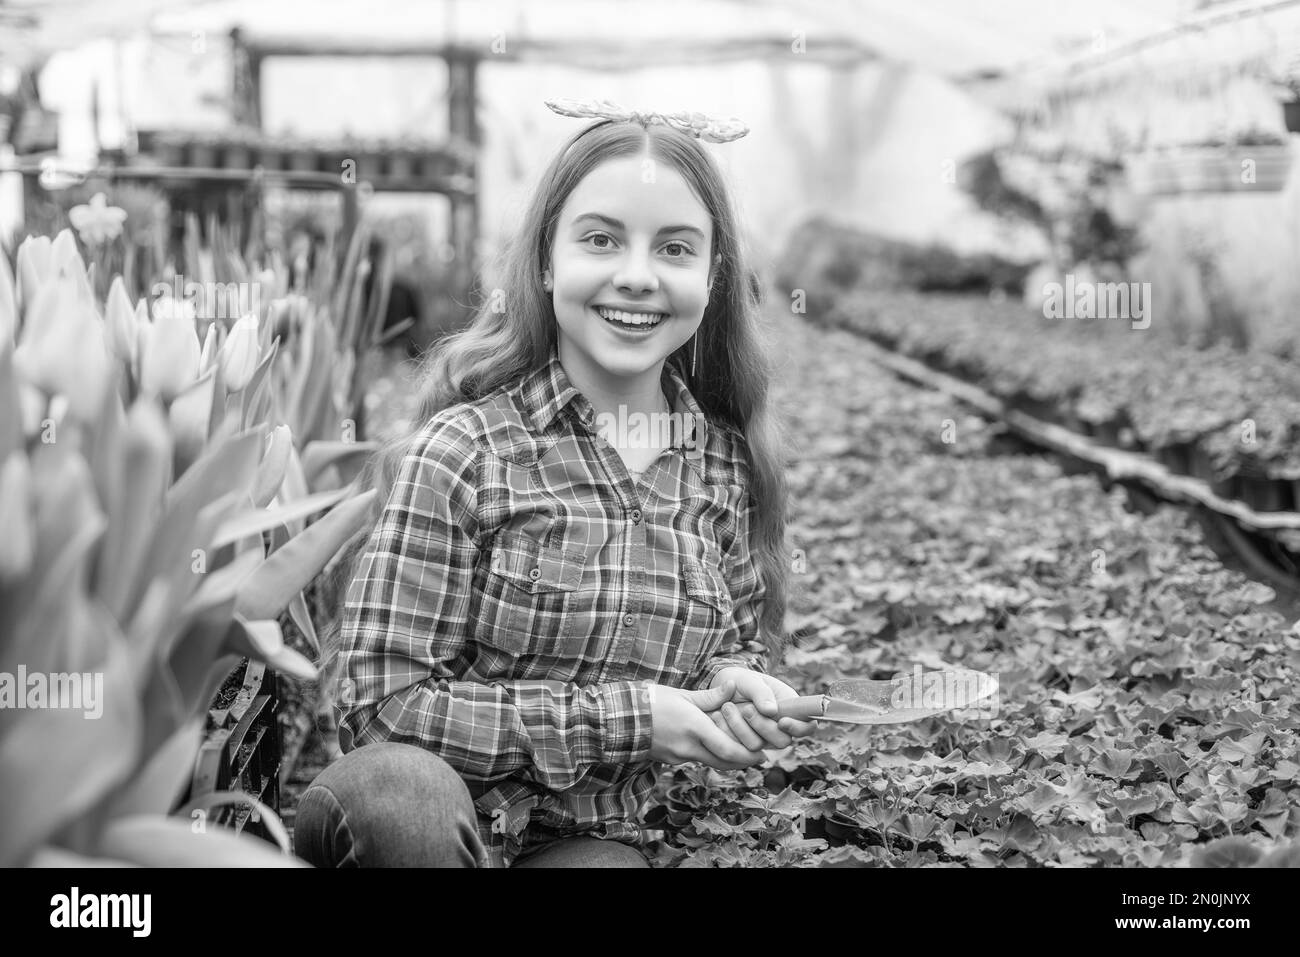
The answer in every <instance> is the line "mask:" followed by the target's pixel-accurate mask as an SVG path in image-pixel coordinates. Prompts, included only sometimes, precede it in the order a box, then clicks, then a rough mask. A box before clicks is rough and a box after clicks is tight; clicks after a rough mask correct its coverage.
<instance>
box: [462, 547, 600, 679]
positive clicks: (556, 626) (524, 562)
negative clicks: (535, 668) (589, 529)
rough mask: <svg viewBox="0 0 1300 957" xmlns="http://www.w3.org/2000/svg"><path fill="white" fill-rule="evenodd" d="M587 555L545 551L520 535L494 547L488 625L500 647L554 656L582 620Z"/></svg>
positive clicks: (489, 635)
mask: <svg viewBox="0 0 1300 957" xmlns="http://www.w3.org/2000/svg"><path fill="white" fill-rule="evenodd" d="M586 558H587V556H586V552H585V551H584V550H583V549H581V548H569V549H565V548H562V547H561V546H559V545H547V546H544V545H542V544H541V543H540V542H538V541H537V540H536V539H533V538H530V537H528V536H526V535H520V534H518V533H515V534H512V535H508V536H503V537H502V538H500V539H498V540H497V542H496V544H495V545H494V546H493V548H492V559H491V565H490V567H489V576H488V581H489V593H488V596H487V597H488V599H489V600H488V601H487V602H485V604H484V615H483V619H484V620H483V621H482V624H484V625H486V626H487V627H486V635H485V636H484V637H486V638H487V639H488V640H489V641H490V642H491V643H492V644H493V645H494V646H496V647H497V648H500V649H501V650H503V651H508V652H510V653H512V654H516V655H519V654H525V653H527V654H534V653H542V654H546V653H554V652H555V651H556V650H557V649H559V647H560V646H561V645H562V644H563V642H564V640H565V639H566V638H568V637H569V636H570V635H571V634H572V632H573V627H574V621H575V619H576V617H577V614H576V612H577V610H578V605H577V604H576V603H577V602H578V601H581V600H582V599H579V598H577V597H575V595H576V593H577V592H578V590H579V586H580V585H581V583H582V571H583V568H584V566H585V564H586Z"/></svg>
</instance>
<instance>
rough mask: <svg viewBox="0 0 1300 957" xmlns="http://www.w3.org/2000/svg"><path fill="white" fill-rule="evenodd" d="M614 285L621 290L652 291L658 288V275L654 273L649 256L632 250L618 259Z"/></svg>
mask: <svg viewBox="0 0 1300 957" xmlns="http://www.w3.org/2000/svg"><path fill="white" fill-rule="evenodd" d="M614 285H615V286H616V287H618V288H619V289H621V290H628V291H635V292H654V291H655V290H656V289H658V288H659V277H658V276H656V275H655V271H654V268H653V266H652V265H651V263H650V260H649V258H648V257H647V256H645V255H644V254H642V253H640V252H636V251H634V250H632V251H629V252H628V254H627V255H626V256H624V257H622V259H620V260H619V264H618V271H617V272H616V273H615V274H614Z"/></svg>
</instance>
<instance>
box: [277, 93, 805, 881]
mask: <svg viewBox="0 0 1300 957" xmlns="http://www.w3.org/2000/svg"><path fill="white" fill-rule="evenodd" d="M564 102H565V103H566V104H568V105H569V106H570V108H572V104H573V101H564ZM548 105H550V104H548ZM552 108H553V109H555V107H554V106H552ZM556 112H569V113H570V115H575V113H576V115H586V116H600V117H604V119H602V120H601V121H600V122H597V123H595V124H593V125H591V126H588V127H587V128H586V129H584V130H583V131H582V132H581V133H579V134H577V135H576V136H574V137H573V138H572V139H571V140H570V141H569V143H568V144H567V145H566V147H565V149H563V150H562V151H561V152H560V154H559V155H558V156H557V157H556V158H555V159H554V160H553V161H552V162H551V163H550V165H549V167H548V168H547V170H546V171H545V173H544V174H543V177H542V180H541V183H540V186H539V189H538V191H537V194H536V195H535V197H534V198H533V199H532V201H531V203H530V204H529V206H528V209H527V212H526V213H525V216H524V220H523V223H522V226H521V228H520V231H519V234H518V237H517V239H516V241H515V242H514V244H513V245H512V246H511V247H510V248H509V249H508V251H507V258H506V260H505V272H504V279H505V285H504V287H503V288H501V289H497V290H494V291H492V293H491V294H490V295H489V296H488V297H487V299H486V300H485V302H484V303H483V305H482V307H481V308H480V309H479V311H478V314H477V315H476V316H475V318H474V320H473V322H472V323H471V324H470V325H469V326H468V327H467V328H466V329H465V330H464V331H463V332H461V333H459V334H457V335H455V336H452V337H450V338H449V339H447V340H445V341H444V342H443V343H442V344H441V345H440V347H439V348H437V349H435V350H434V352H433V354H432V355H431V356H430V357H429V358H428V359H427V360H426V365H425V369H424V370H423V372H422V374H423V375H424V376H425V378H426V381H427V383H428V384H427V388H426V393H425V395H424V401H423V407H422V411H421V416H420V423H419V427H418V430H417V431H416V433H415V434H414V435H413V436H411V437H409V438H408V439H405V440H403V442H401V443H400V444H399V445H397V446H395V448H394V449H393V450H391V451H390V452H389V453H387V456H386V458H385V459H383V460H381V465H380V474H379V476H378V481H377V484H378V485H379V487H380V489H381V496H384V497H381V501H386V502H387V505H386V507H385V508H384V509H383V512H382V515H381V517H380V519H379V522H378V524H377V526H376V527H375V529H374V531H373V533H372V534H371V535H370V538H369V542H368V543H367V544H366V547H365V549H364V551H363V552H362V553H361V555H360V559H359V562H358V564H357V568H356V573H355V577H354V578H353V580H352V583H351V587H350V589H349V591H348V593H347V602H346V606H345V609H344V613H343V615H342V619H341V626H340V634H339V638H340V641H341V649H340V651H339V668H340V673H341V675H342V681H341V683H340V690H339V702H340V704H341V706H342V709H343V710H342V717H341V722H340V729H339V740H340V746H341V748H342V750H343V752H344V754H343V756H342V757H341V758H340V759H339V760H337V761H335V762H334V763H333V764H332V765H331V766H330V767H328V768H327V769H326V770H325V771H323V772H322V773H321V775H320V776H319V777H318V778H317V779H316V781H314V782H313V783H312V785H311V786H310V787H309V788H308V789H307V791H305V792H304V793H303V795H302V798H301V800H300V803H299V809H298V815H297V821H296V832H297V833H296V841H297V850H298V853H299V854H300V855H301V856H303V857H305V858H306V859H308V860H309V861H311V862H313V863H315V864H317V865H323V866H338V865H361V866H393V865H425V866H428V865H435V866H436V865H459V866H498V867H499V866H507V867H509V866H555V865H569V866H572V865H593V864H594V865H598V866H645V864H646V862H645V858H644V857H643V856H642V855H641V853H640V851H639V850H637V846H638V845H639V843H640V838H641V833H640V829H639V828H638V827H637V826H636V824H635V818H636V816H637V814H638V812H639V811H640V809H641V806H642V804H643V803H644V801H645V799H646V798H647V796H648V795H649V793H650V791H651V790H652V788H653V786H654V782H655V779H656V777H657V775H658V772H659V771H660V770H661V764H660V762H666V763H670V764H677V763H681V762H685V761H700V762H703V763H705V764H708V765H710V766H713V767H716V768H724V769H728V768H729V769H739V768H745V767H749V766H752V765H754V764H756V763H759V762H761V761H762V760H763V759H764V755H763V752H762V749H763V748H782V747H786V746H788V745H789V743H790V741H791V736H792V735H800V734H808V733H810V732H811V730H812V727H813V726H812V724H811V723H809V722H805V721H797V720H793V719H790V718H779V720H778V716H777V713H776V701H777V700H778V699H781V698H786V697H793V696H794V695H795V692H794V690H793V689H791V688H790V687H789V686H788V685H786V684H784V683H782V682H781V681H778V680H777V679H775V678H773V677H771V676H770V675H768V674H767V673H766V672H767V670H768V667H769V665H770V664H771V663H774V662H776V661H779V658H780V655H781V652H782V646H783V639H784V636H783V629H782V620H783V617H784V610H785V588H786V562H785V548H784V542H785V501H784V500H785V482H784V478H783V475H782V465H783V463H782V461H781V458H780V455H779V445H778V442H779V436H778V434H777V429H776V425H775V423H774V421H773V417H772V415H771V413H770V411H769V409H768V403H767V389H768V384H769V378H770V373H769V368H768V363H767V361H766V359H765V356H764V354H763V352H762V349H761V347H760V343H759V333H758V303H757V298H756V296H757V294H756V292H755V290H754V287H753V285H752V284H751V283H750V281H749V276H750V273H749V270H748V269H747V267H746V266H745V264H744V261H743V255H742V248H741V238H740V236H739V234H738V230H737V225H736V219H735V216H734V214H733V211H732V208H731V203H730V200H729V199H728V197H727V193H726V190H725V187H724V184H723V181H722V177H721V175H720V173H719V171H718V168H717V166H716V165H715V163H714V161H713V159H712V158H711V157H710V156H709V155H708V153H707V152H706V151H705V149H704V148H703V147H702V146H701V145H700V143H699V140H698V137H697V136H693V135H691V133H692V132H695V133H699V132H700V126H699V121H700V120H701V118H700V117H699V115H698V114H693V115H692V117H693V119H695V120H696V124H697V125H696V127H695V129H694V130H692V129H691V128H690V127H687V128H686V129H685V130H683V129H680V128H678V127H677V126H675V125H672V122H673V118H668V119H665V118H663V117H660V116H659V115H658V114H650V115H648V116H644V115H641V114H632V115H631V116H630V117H628V116H626V115H625V114H622V113H620V112H618V111H616V110H610V109H609V108H608V105H607V104H596V105H587V106H585V107H584V108H583V110H581V111H572V110H571V109H565V110H561V109H557V110H556ZM709 130H713V131H714V133H715V135H713V136H708V138H709V139H712V140H714V141H717V142H722V141H725V139H727V138H735V136H737V135H743V127H742V128H741V132H740V133H735V132H734V127H728V126H724V125H716V124H715V125H713V126H710V127H706V128H705V129H704V132H705V134H706V136H707V134H708V131H709ZM728 130H731V133H730V134H728V133H727V131H728ZM638 422H639V423H642V424H644V423H646V422H649V423H651V427H650V428H648V429H647V428H644V427H641V428H637V427H635V426H634V427H633V428H632V429H630V430H629V429H627V428H625V427H624V426H625V425H626V424H627V423H638ZM655 423H669V424H671V426H672V427H671V428H655V427H654V424H655ZM516 862H518V863H517V864H516Z"/></svg>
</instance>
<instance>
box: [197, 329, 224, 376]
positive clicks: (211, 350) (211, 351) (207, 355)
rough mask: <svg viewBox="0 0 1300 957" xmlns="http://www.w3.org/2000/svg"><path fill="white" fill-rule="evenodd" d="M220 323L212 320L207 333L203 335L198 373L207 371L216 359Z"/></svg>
mask: <svg viewBox="0 0 1300 957" xmlns="http://www.w3.org/2000/svg"><path fill="white" fill-rule="evenodd" d="M220 326H221V324H220V323H217V322H214V323H212V324H211V325H210V326H208V334H207V335H206V336H204V337H203V351H202V352H201V353H199V375H203V373H205V372H207V371H208V370H209V369H211V368H212V366H213V365H214V364H215V363H216V361H217V352H218V349H219V339H218V335H217V333H218V330H219V329H220Z"/></svg>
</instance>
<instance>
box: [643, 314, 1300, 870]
mask: <svg viewBox="0 0 1300 957" xmlns="http://www.w3.org/2000/svg"><path fill="white" fill-rule="evenodd" d="M913 304H914V307H915V308H916V309H917V310H918V311H917V312H916V313H914V315H915V316H916V317H917V318H918V319H919V318H920V317H922V316H927V315H931V314H934V312H941V311H942V309H941V308H940V307H935V309H934V310H933V311H931V310H929V308H928V306H927V304H926V302H925V300H914V301H913ZM778 345H779V349H780V354H781V355H782V356H783V360H784V376H783V378H784V380H785V382H786V386H785V391H784V392H783V393H782V394H781V395H780V396H779V398H780V399H781V400H782V401H783V402H784V403H785V405H786V408H787V411H788V413H789V414H791V415H792V416H794V422H795V424H796V426H797V429H796V435H795V438H796V439H797V441H798V447H797V448H796V449H795V450H793V453H792V458H791V462H790V465H789V468H788V474H789V479H790V484H791V488H790V503H791V508H792V510H793V511H792V534H791V539H792V544H793V545H794V546H796V547H799V548H802V549H803V550H804V551H805V552H806V567H807V571H806V573H805V574H797V575H793V576H792V583H793V585H794V592H793V594H792V598H791V611H790V621H789V624H790V627H791V629H792V634H793V636H794V642H793V646H792V647H791V648H790V650H789V651H788V652H787V654H786V657H785V660H784V662H783V663H782V665H781V666H780V667H779V668H777V669H776V671H777V673H778V674H780V675H781V676H782V677H783V678H784V680H786V681H788V682H789V683H790V684H791V685H792V686H793V687H795V689H796V690H798V691H799V692H800V693H802V694H810V693H815V692H819V691H822V690H824V688H825V684H826V683H827V682H828V681H830V680H833V679H835V678H839V677H870V678H884V677H890V676H893V675H895V674H899V673H910V671H911V669H912V667H913V666H914V665H917V664H919V665H921V666H922V667H924V668H925V669H926V670H929V669H932V668H939V667H944V666H963V667H969V668H975V669H978V670H981V671H984V672H990V673H996V674H997V675H998V676H999V678H1000V683H1001V688H1000V692H999V701H998V707H997V710H996V713H995V715H994V716H993V717H985V718H983V719H982V720H975V721H971V720H965V721H962V720H955V719H954V718H952V717H950V716H945V717H937V718H930V719H926V720H924V721H921V722H916V723H911V724H902V725H892V726H890V725H886V726H876V727H855V726H852V725H842V724H829V723H827V724H822V725H820V726H819V727H818V730H817V733H816V734H815V735H814V736H813V737H810V738H805V739H800V740H797V741H796V742H795V743H794V744H793V745H792V746H791V747H790V748H788V749H786V750H784V751H779V752H776V751H774V752H769V756H770V758H771V760H770V761H769V762H768V763H767V764H766V765H764V766H762V767H757V768H751V769H749V770H747V771H744V772H724V771H716V770H713V769H710V768H706V767H703V766H700V765H686V766H682V767H677V768H667V767H666V768H665V769H664V771H663V773H662V775H661V777H660V779H659V783H658V788H657V791H656V794H655V798H654V800H653V801H652V802H651V803H650V804H649V806H648V807H647V810H646V812H645V816H644V820H645V826H646V827H647V829H649V832H650V833H649V843H648V849H649V851H650V853H651V857H652V862H653V863H654V864H655V865H657V866H667V867H705V866H724V867H725V866H785V865H791V866H887V867H909V866H919V865H928V866H945V867H956V866H962V867H966V866H969V867H988V866H1004V867H1057V866H1097V867H1100V866H1177V865H1184V864H1189V863H1207V864H1252V863H1256V862H1258V861H1259V860H1260V859H1262V858H1263V857H1264V856H1266V855H1279V856H1285V855H1286V854H1288V853H1292V854H1294V851H1293V850H1290V849H1291V845H1292V842H1293V841H1294V840H1295V838H1296V836H1297V833H1300V787H1297V782H1298V779H1300V748H1298V741H1300V739H1298V738H1297V731H1298V730H1300V705H1298V704H1297V697H1296V689H1297V670H1298V669H1300V634H1298V633H1297V631H1296V630H1295V629H1293V628H1292V626H1291V624H1290V621H1289V620H1288V617H1284V616H1283V615H1282V614H1281V613H1280V612H1279V610H1278V609H1277V608H1276V607H1275V606H1274V603H1275V596H1274V594H1273V593H1272V591H1271V590H1270V589H1269V588H1267V587H1266V586H1263V585H1260V584H1258V583H1255V582H1252V581H1250V580H1249V579H1247V578H1245V577H1244V576H1242V575H1241V574H1238V573H1237V572H1234V571H1231V570H1229V569H1226V568H1224V567H1223V566H1222V565H1221V564H1220V563H1219V562H1218V560H1217V559H1216V557H1215V556H1214V554H1213V552H1212V551H1211V550H1210V549H1209V548H1208V547H1207V546H1206V545H1205V543H1204V542H1203V541H1202V538H1201V531H1200V528H1199V526H1198V525H1196V524H1195V523H1194V522H1193V521H1192V520H1191V519H1190V518H1189V517H1188V516H1187V514H1186V512H1185V511H1184V510H1182V509H1178V508H1175V507H1168V506H1166V507H1162V508H1161V509H1159V510H1158V511H1156V512H1155V513H1153V514H1151V515H1149V516H1142V515H1138V514H1133V513H1131V512H1129V511H1127V510H1126V508H1125V506H1124V496H1125V493H1124V491H1123V489H1121V488H1118V487H1116V488H1114V489H1112V490H1111V491H1109V492H1107V491H1104V490H1103V489H1102V488H1101V487H1100V485H1099V484H1098V481H1097V479H1096V478H1095V477H1093V476H1091V475H1073V476H1067V475H1065V474H1063V473H1062V471H1061V469H1060V468H1059V467H1058V466H1057V465H1056V464H1054V463H1053V462H1052V461H1051V460H1048V459H1045V458H1042V457H1038V456H1027V455H1018V454H1017V455H1011V454H1001V453H1000V451H999V450H1001V449H1002V448H1003V446H1002V445H1001V444H1000V443H998V442H997V441H996V439H997V436H998V435H999V427H998V426H997V425H991V424H989V423H988V422H986V421H985V420H983V419H981V418H979V417H977V416H972V415H969V414H968V413H966V412H965V411H964V410H963V408H962V407H961V406H960V405H959V404H958V403H957V402H955V401H954V400H951V399H949V398H948V397H946V396H943V395H941V394H938V393H930V392H926V391H923V390H921V389H919V388H917V387H915V386H912V385H910V384H906V383H903V382H901V381H899V380H896V379H895V378H894V377H893V376H891V375H890V374H889V373H887V372H884V371H883V370H880V369H879V368H878V367H876V366H874V365H872V364H871V363H870V362H869V361H868V360H867V358H866V356H865V354H864V349H863V348H862V345H861V343H860V342H859V341H858V340H856V339H855V337H854V336H852V335H849V334H847V333H845V332H843V331H839V330H819V331H817V332H816V333H814V334H810V330H809V329H808V328H807V326H806V325H805V324H804V323H803V322H802V321H800V320H798V319H794V320H791V319H789V318H786V319H784V327H783V328H782V330H781V332H780V334H779V341H778ZM1272 860H1274V861H1276V860H1278V857H1274V858H1272Z"/></svg>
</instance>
